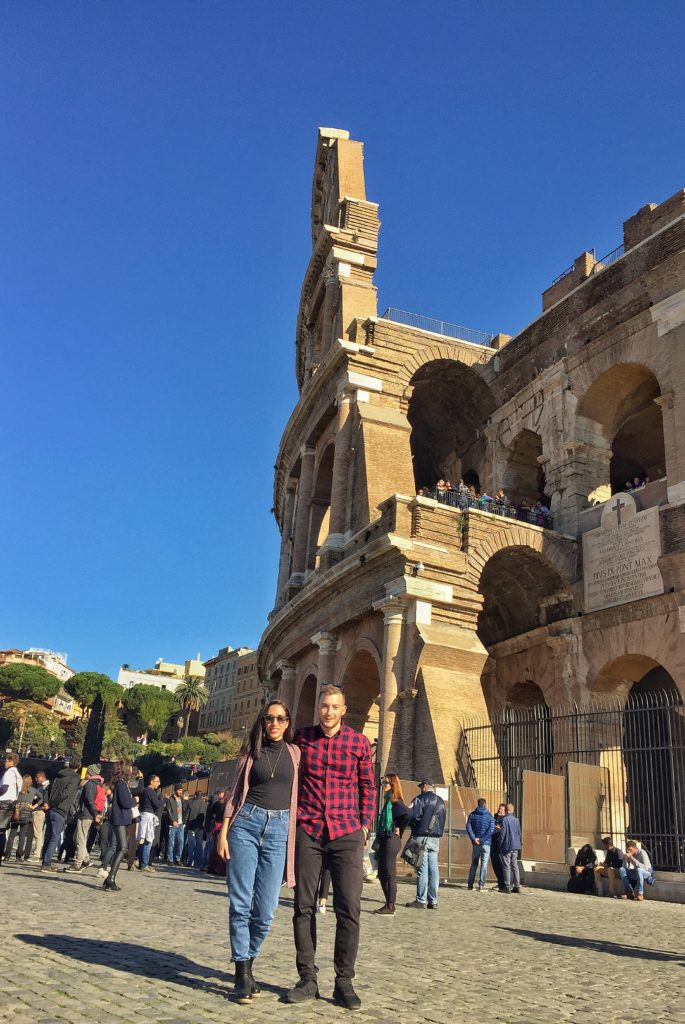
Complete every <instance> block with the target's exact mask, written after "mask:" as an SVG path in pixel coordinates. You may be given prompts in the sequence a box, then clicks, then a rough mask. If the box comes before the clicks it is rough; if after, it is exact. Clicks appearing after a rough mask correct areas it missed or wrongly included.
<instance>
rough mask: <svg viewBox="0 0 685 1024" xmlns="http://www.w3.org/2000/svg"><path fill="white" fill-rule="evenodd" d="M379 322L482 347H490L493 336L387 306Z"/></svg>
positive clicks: (471, 328)
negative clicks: (382, 321)
mask: <svg viewBox="0 0 685 1024" xmlns="http://www.w3.org/2000/svg"><path fill="white" fill-rule="evenodd" d="M381 320H392V322H393V323H396V324H404V325H405V326H406V327H416V328H417V329H418V330H420V331H430V332H431V333H432V334H441V335H443V337H445V338H453V339H454V340H455V341H470V342H471V344H472V345H484V346H485V347H486V348H491V347H492V342H493V339H494V338H495V335H494V334H488V333H487V332H486V331H476V330H475V329H474V328H473V327H462V326H460V325H459V324H449V323H447V322H446V321H445V320H436V319H434V318H433V317H431V316H422V315H421V314H420V313H408V312H407V311H406V310H404V309H395V308H394V307H393V306H388V308H387V309H386V311H385V313H383V315H382V317H381Z"/></svg>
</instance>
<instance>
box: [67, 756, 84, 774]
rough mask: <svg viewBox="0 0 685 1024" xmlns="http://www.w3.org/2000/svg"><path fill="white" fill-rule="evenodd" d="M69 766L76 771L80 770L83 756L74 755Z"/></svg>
mask: <svg viewBox="0 0 685 1024" xmlns="http://www.w3.org/2000/svg"><path fill="white" fill-rule="evenodd" d="M69 767H70V768H73V769H74V771H75V772H77V771H80V768H81V758H80V757H72V758H71V760H70V761H69Z"/></svg>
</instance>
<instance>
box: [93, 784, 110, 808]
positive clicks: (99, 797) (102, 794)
mask: <svg viewBox="0 0 685 1024" xmlns="http://www.w3.org/2000/svg"><path fill="white" fill-rule="evenodd" d="M93 804H94V806H95V810H96V811H97V812H98V814H102V813H103V812H104V810H105V807H106V806H107V790H106V789H105V787H104V786H103V785H102V783H101V782H98V783H97V785H96V787H95V797H94V798H93Z"/></svg>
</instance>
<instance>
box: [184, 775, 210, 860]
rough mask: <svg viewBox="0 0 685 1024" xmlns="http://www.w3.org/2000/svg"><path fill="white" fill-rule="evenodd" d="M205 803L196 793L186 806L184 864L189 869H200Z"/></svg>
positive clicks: (199, 794)
mask: <svg viewBox="0 0 685 1024" xmlns="http://www.w3.org/2000/svg"><path fill="white" fill-rule="evenodd" d="M206 814H207V801H206V799H205V798H204V797H203V796H202V794H201V793H196V794H195V796H194V797H193V799H192V800H189V801H188V803H187V804H186V821H185V825H186V836H187V837H188V850H187V854H186V863H187V865H188V867H189V868H199V867H202V840H203V836H204V831H205V816H206Z"/></svg>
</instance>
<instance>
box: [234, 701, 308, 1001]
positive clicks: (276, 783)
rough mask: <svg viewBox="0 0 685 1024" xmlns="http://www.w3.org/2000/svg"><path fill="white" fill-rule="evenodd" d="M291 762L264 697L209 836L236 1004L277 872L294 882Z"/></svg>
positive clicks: (260, 938) (286, 730)
mask: <svg viewBox="0 0 685 1024" xmlns="http://www.w3.org/2000/svg"><path fill="white" fill-rule="evenodd" d="M299 763H300V751H299V749H298V748H297V747H296V746H295V744H294V743H293V742H292V725H291V718H290V710H289V709H288V708H287V707H286V705H285V704H283V702H282V701H280V700H275V699H274V700H270V701H269V702H268V703H267V704H266V705H265V706H264V707H263V708H262V709H261V711H260V712H259V714H258V715H257V718H256V720H255V722H254V724H253V726H252V729H251V730H250V733H249V735H248V736H247V738H246V740H245V743H244V744H243V748H242V751H241V754H240V757H239V759H238V763H237V765H236V771H235V776H234V782H233V787H232V789H231V792H230V793H229V796H228V799H227V800H226V806H225V807H224V816H223V820H222V823H221V829H220V831H219V834H218V837H217V841H216V850H217V853H218V855H219V856H220V857H221V858H223V860H224V861H227V862H228V866H227V872H226V878H227V882H228V891H229V895H230V906H229V911H228V927H229V934H230V940H231V959H232V960H233V962H234V963H235V989H234V994H235V998H236V1000H237V1002H238V1003H239V1004H240V1005H241V1006H247V1005H249V1004H250V1003H251V1002H252V996H253V995H258V994H259V991H260V990H259V988H258V986H257V984H256V983H255V980H254V976H253V974H252V965H253V963H254V961H255V959H256V958H257V957H258V956H259V953H260V951H261V948H262V943H263V942H264V940H265V939H266V937H267V935H268V934H269V930H270V928H271V922H272V921H273V918H274V913H275V911H276V907H277V906H278V893H279V890H280V888H281V884H282V882H283V877H284V872H285V879H286V882H287V884H288V885H289V886H294V884H295V824H296V811H297V794H298V783H299ZM317 882H318V875H317Z"/></svg>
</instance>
